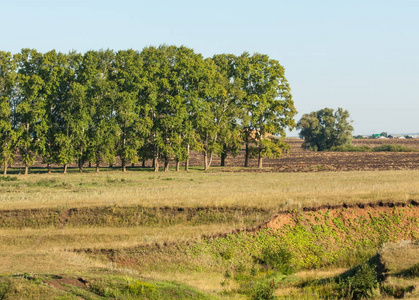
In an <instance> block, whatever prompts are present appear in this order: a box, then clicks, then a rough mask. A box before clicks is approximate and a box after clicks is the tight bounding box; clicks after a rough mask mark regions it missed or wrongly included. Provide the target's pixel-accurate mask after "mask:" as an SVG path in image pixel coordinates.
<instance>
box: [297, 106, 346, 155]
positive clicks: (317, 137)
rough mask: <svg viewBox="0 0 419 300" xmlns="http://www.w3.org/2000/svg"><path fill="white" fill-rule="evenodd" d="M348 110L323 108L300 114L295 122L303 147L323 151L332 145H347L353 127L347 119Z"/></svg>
mask: <svg viewBox="0 0 419 300" xmlns="http://www.w3.org/2000/svg"><path fill="white" fill-rule="evenodd" d="M348 118H349V112H348V111H347V110H343V109H342V108H338V109H337V111H334V110H333V109H331V108H323V109H321V110H319V111H315V112H311V113H309V114H305V115H303V116H302V118H301V119H300V121H299V122H298V124H297V129H300V130H301V131H300V137H301V138H304V143H303V147H304V148H306V149H310V150H313V151H325V150H329V149H331V148H332V147H338V146H347V145H349V144H350V143H351V140H352V131H353V127H352V125H351V121H349V120H348Z"/></svg>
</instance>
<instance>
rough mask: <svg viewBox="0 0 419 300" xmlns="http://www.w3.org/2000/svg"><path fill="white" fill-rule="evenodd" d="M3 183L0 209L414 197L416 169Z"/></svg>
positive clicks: (44, 177)
mask: <svg viewBox="0 0 419 300" xmlns="http://www.w3.org/2000/svg"><path fill="white" fill-rule="evenodd" d="M16 177H17V178H18V181H3V182H0V209H3V210H4V209H22V208H41V207H54V208H73V207H83V206H102V205H118V206H129V205H142V206H182V207H200V206H201V207H202V206H220V207H221V206H245V207H262V208H268V209H280V208H289V207H298V206H313V205H319V204H341V203H353V202H369V201H406V200H410V199H419V171H418V170H409V171H406V170H404V171H375V172H374V171H371V172H319V173H244V172H236V173H234V172H231V173H229V172H202V171H196V170H195V171H192V172H189V173H186V172H178V173H177V172H168V173H157V174H155V173H152V172H127V173H125V174H123V173H121V172H118V171H109V172H102V173H99V174H78V173H72V174H66V175H63V174H31V175H27V176H24V175H16Z"/></svg>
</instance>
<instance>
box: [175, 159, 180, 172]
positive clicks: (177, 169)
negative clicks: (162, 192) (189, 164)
mask: <svg viewBox="0 0 419 300" xmlns="http://www.w3.org/2000/svg"><path fill="white" fill-rule="evenodd" d="M179 170H180V161H179V159H178V158H176V172H179Z"/></svg>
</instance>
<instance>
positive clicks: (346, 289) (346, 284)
mask: <svg viewBox="0 0 419 300" xmlns="http://www.w3.org/2000/svg"><path fill="white" fill-rule="evenodd" d="M375 268H376V266H375V265H370V264H368V263H364V264H362V265H360V266H359V268H358V269H357V271H356V273H355V274H354V275H353V276H350V277H347V278H345V279H342V280H340V281H339V292H340V295H341V297H342V298H343V297H345V298H347V299H362V298H364V299H365V298H372V297H373V296H374V293H375V290H376V289H377V287H378V282H379V281H378V274H377V272H376V270H375Z"/></svg>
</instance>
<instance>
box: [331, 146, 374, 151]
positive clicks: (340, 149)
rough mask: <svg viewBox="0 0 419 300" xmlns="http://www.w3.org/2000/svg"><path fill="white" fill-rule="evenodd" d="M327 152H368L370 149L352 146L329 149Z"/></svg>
mask: <svg viewBox="0 0 419 300" xmlns="http://www.w3.org/2000/svg"><path fill="white" fill-rule="evenodd" d="M329 151H335V152H370V151H372V149H371V148H370V147H368V146H366V145H363V146H354V145H343V146H336V147H332V148H330V150H329Z"/></svg>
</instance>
